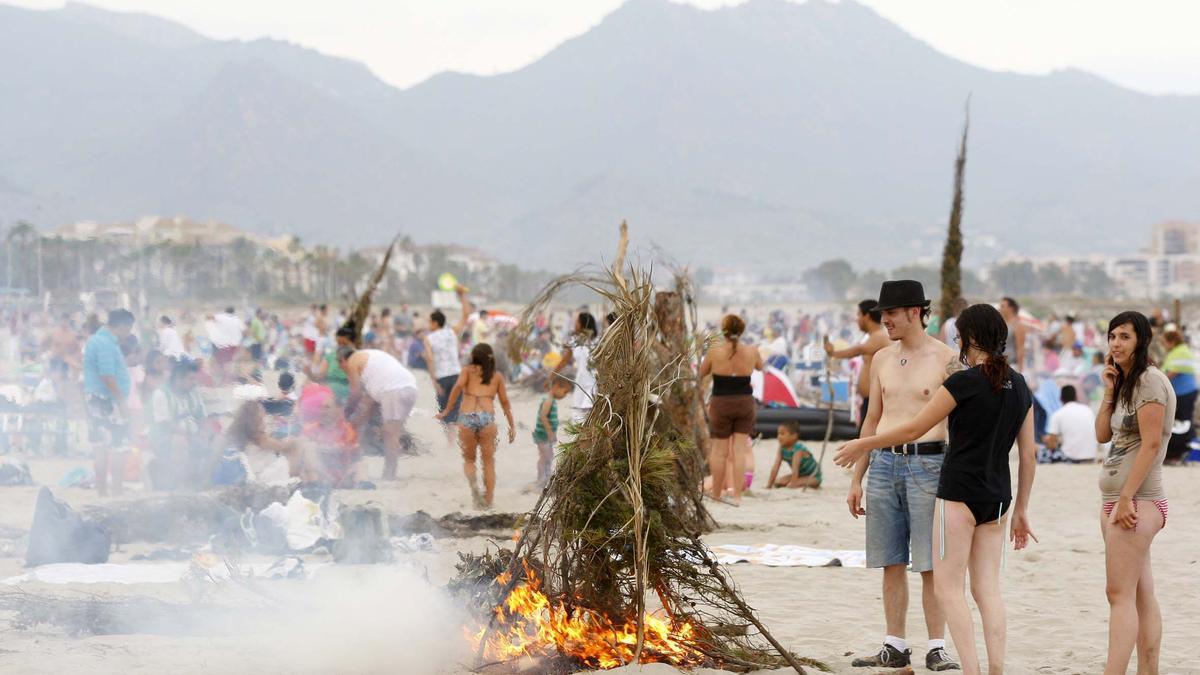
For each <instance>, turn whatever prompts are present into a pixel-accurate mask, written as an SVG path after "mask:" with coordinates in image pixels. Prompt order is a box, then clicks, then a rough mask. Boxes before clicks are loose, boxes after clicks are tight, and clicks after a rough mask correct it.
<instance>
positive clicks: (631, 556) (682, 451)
mask: <svg viewBox="0 0 1200 675" xmlns="http://www.w3.org/2000/svg"><path fill="white" fill-rule="evenodd" d="M576 283H579V284H584V285H585V286H587V287H589V288H591V289H592V290H594V291H595V292H597V293H599V294H600V295H601V296H602V297H603V298H604V300H605V301H606V303H607V304H608V305H609V306H610V307H612V308H613V309H614V310H615V314H616V321H615V322H614V323H613V324H612V325H611V326H610V327H609V328H608V329H607V330H606V331H605V333H604V335H603V336H602V338H601V339H600V341H599V343H598V344H596V346H595V347H594V349H593V350H592V352H591V366H592V368H593V370H594V371H595V374H596V398H595V400H594V402H593V404H594V406H593V408H592V409H591V412H590V413H589V414H588V416H587V418H586V419H585V420H584V421H583V422H582V423H581V424H580V425H578V426H575V427H574V428H570V429H569V430H568V431H569V435H571V436H573V440H571V441H570V442H569V443H566V444H564V445H562V446H561V448H560V452H559V455H558V458H557V463H556V467H555V472H554V475H553V477H552V479H551V481H550V483H549V485H548V486H547V487H546V489H545V490H544V491H543V493H542V495H541V498H540V499H539V500H538V502H537V505H536V506H534V508H533V510H532V511H531V512H530V514H529V515H528V517H527V520H526V523H525V527H524V529H523V530H522V532H521V536H520V537H519V539H518V540H517V543H516V546H515V549H514V550H513V551H512V552H511V553H510V552H508V551H503V552H502V553H500V554H499V555H497V556H478V557H477V556H463V562H462V564H460V565H459V579H458V580H457V581H456V583H455V584H452V588H457V590H459V591H460V592H462V591H463V590H464V589H465V588H475V589H476V590H475V591H473V592H472V593H470V594H466V595H468V597H469V598H470V602H468V604H469V605H474V609H476V610H479V611H481V614H480V616H481V617H484V618H483V621H484V622H486V624H487V627H486V628H485V630H484V634H483V636H482V639H481V641H480V659H481V660H482V657H483V656H484V655H485V654H484V652H485V647H486V646H487V644H488V642H487V637H488V634H489V633H490V631H491V630H492V629H493V628H495V627H496V623H497V622H500V621H503V616H504V613H503V611H502V610H500V609H499V607H500V606H501V605H502V603H503V600H504V599H505V598H506V597H508V595H509V593H510V592H511V591H512V590H513V589H514V588H516V587H517V585H518V584H521V583H525V582H530V581H533V583H540V586H541V589H542V591H543V592H544V593H545V594H546V595H547V596H548V597H549V598H550V600H551V602H553V603H557V604H559V605H561V606H564V607H567V608H578V609H579V611H587V612H594V613H598V614H600V615H603V616H605V617H608V618H611V619H612V620H614V621H627V620H631V621H635V622H636V627H637V644H636V647H635V650H634V658H633V661H640V660H641V657H642V654H643V651H642V647H643V640H644V638H645V625H644V624H645V621H644V617H645V615H646V614H647V613H648V612H658V613H662V614H665V615H666V616H668V617H669V618H670V620H671V622H672V623H673V624H675V625H684V624H687V625H690V626H691V631H689V633H690V637H689V641H690V642H691V645H690V646H691V647H693V648H694V649H696V650H698V651H700V652H702V653H703V654H704V655H705V656H706V657H707V659H706V665H709V666H715V667H722V668H726V669H730V670H750V669H757V668H773V667H779V666H784V665H790V666H792V667H793V668H795V669H796V670H797V672H803V669H802V667H801V663H802V662H806V663H809V662H807V661H806V660H803V659H799V658H798V657H796V656H794V655H793V654H791V653H790V652H788V651H787V650H785V649H784V648H783V647H782V646H781V645H780V644H779V643H778V642H777V641H775V639H774V638H773V637H771V635H770V634H769V632H768V631H767V629H766V628H765V627H764V626H763V625H762V623H761V622H760V621H759V620H758V618H757V617H756V615H755V613H754V610H753V609H752V608H751V607H750V606H749V605H747V604H746V602H745V601H744V600H743V599H742V598H741V594H740V593H739V591H738V590H737V588H736V587H735V586H734V584H733V583H732V581H731V580H730V578H729V577H728V576H727V575H726V574H725V573H724V571H723V570H722V569H721V568H720V567H719V566H718V564H717V563H716V561H715V559H714V557H713V556H712V554H711V553H710V552H709V551H708V549H707V548H706V547H705V546H704V545H703V544H702V543H701V541H700V534H701V532H702V531H703V530H704V529H706V528H707V527H709V526H711V525H712V519H711V517H710V516H709V515H708V513H707V511H706V509H705V507H704V505H703V502H702V501H701V497H700V490H701V488H700V480H701V478H702V474H701V471H702V467H703V460H702V457H701V454H700V453H701V450H700V448H698V447H697V445H696V443H697V435H696V429H695V427H696V426H697V425H698V422H697V421H696V419H695V416H696V412H695V411H696V408H697V407H698V400H699V399H698V393H697V391H696V389H697V383H696V381H695V375H694V372H695V370H694V359H695V356H696V353H697V352H698V349H697V346H696V345H695V344H694V341H692V340H690V339H688V338H687V337H686V336H685V337H683V338H681V337H680V335H679V334H678V332H679V331H678V327H679V326H678V324H679V320H678V317H677V316H676V317H675V322H676V327H675V328H667V331H666V332H667V333H669V334H667V335H664V331H663V328H664V326H666V325H667V323H664V322H663V321H662V317H663V315H664V314H672V315H673V316H674V315H676V314H677V313H678V311H680V310H681V308H682V299H683V298H685V297H686V296H685V294H682V293H678V291H677V292H676V297H675V298H674V300H673V301H672V302H673V303H674V306H675V309H674V310H672V311H671V312H666V311H665V309H666V305H667V304H670V303H656V297H655V296H656V294H655V292H654V288H653V285H652V283H651V281H650V275H649V274H648V273H642V272H639V271H637V270H632V269H631V270H630V273H629V275H628V277H625V276H624V275H621V274H618V273H616V272H610V273H607V274H601V275H572V276H568V277H563V278H560V279H558V280H556V281H555V282H552V284H551V285H550V286H549V287H547V289H546V291H544V292H543V293H542V294H541V296H539V298H538V299H537V300H536V301H535V303H534V304H533V305H531V306H530V307H529V308H527V309H526V311H525V313H524V315H523V316H522V319H521V324H520V326H519V327H518V329H517V330H516V331H515V332H514V335H515V338H514V341H513V342H512V343H510V345H509V346H510V350H511V351H513V352H515V353H516V354H520V353H521V352H522V351H523V349H524V346H523V345H522V344H521V342H520V341H521V340H522V339H523V336H528V335H529V334H530V332H531V331H530V330H529V329H528V328H526V326H527V324H528V323H529V322H530V319H531V317H533V316H536V314H538V313H540V312H541V311H542V310H543V308H544V307H545V306H546V305H548V304H549V302H550V300H551V299H552V298H553V296H554V295H555V294H556V293H557V290H558V289H561V288H563V287H565V286H568V285H570V284H576ZM656 308H657V309H658V310H659V311H658V312H656ZM672 413H673V414H672ZM501 564H502V565H503V568H504V569H503V572H502V573H501V574H500V575H499V580H498V581H497V580H495V579H496V576H495V574H494V573H495V572H496V571H497V570H498V569H499V567H500V565H501ZM535 577H536V580H534V578H535ZM471 582H475V583H474V584H472V583H471ZM481 583H482V584H483V588H482V590H480V587H479V584H481ZM650 598H653V602H652V603H651V604H648V602H647V600H648V599H650ZM481 608H482V609H481ZM582 665H586V664H582Z"/></svg>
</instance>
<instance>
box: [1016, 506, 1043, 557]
mask: <svg viewBox="0 0 1200 675" xmlns="http://www.w3.org/2000/svg"><path fill="white" fill-rule="evenodd" d="M1010 538H1011V539H1012V542H1013V549H1014V550H1017V551H1020V550H1021V549H1023V548H1025V547H1026V546H1028V545H1029V540H1030V539H1032V540H1033V541H1034V543H1037V541H1038V538H1037V535H1035V534H1034V533H1033V530H1031V529H1029V516H1028V515H1026V514H1025V513H1023V512H1022V513H1016V514H1014V515H1013V521H1012V534H1011V535H1010Z"/></svg>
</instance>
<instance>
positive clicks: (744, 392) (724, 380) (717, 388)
mask: <svg viewBox="0 0 1200 675" xmlns="http://www.w3.org/2000/svg"><path fill="white" fill-rule="evenodd" d="M753 393H754V388H753V387H751V386H750V376H749V375H713V388H712V395H713V396H748V395H752V394H753Z"/></svg>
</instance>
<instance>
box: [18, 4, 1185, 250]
mask: <svg viewBox="0 0 1200 675" xmlns="http://www.w3.org/2000/svg"><path fill="white" fill-rule="evenodd" d="M0 87H2V88H3V90H4V91H5V97H4V104H3V105H0V125H3V128H4V129H6V133H5V134H0V219H3V220H4V221H5V222H9V221H11V220H15V219H17V218H28V219H30V220H33V221H34V222H37V223H44V224H47V225H54V224H58V223H59V222H63V221H68V220H74V219H82V218H90V219H100V220H105V219H128V218H132V217H136V216H139V215H142V214H149V213H158V214H175V213H186V214H188V215H190V216H193V217H196V218H202V219H203V218H216V219H220V220H225V221H229V222H233V223H236V224H238V225H239V226H243V227H247V228H250V229H254V230H258V231H262V232H265V233H278V232H283V231H289V232H295V233H297V234H299V235H300V236H302V237H303V238H304V239H305V240H307V241H322V242H331V243H336V244H341V245H344V246H348V245H363V244H367V243H377V242H381V241H384V240H385V239H387V238H389V236H390V235H391V234H392V233H393V232H395V231H397V230H402V231H404V232H406V233H408V234H410V235H411V236H413V237H414V238H415V239H417V240H418V241H439V240H440V241H459V242H464V243H469V244H471V245H474V246H478V247H482V248H486V249H490V250H492V251H493V252H495V253H496V254H497V255H499V256H500V257H502V258H506V259H512V260H527V261H531V262H530V263H529V264H530V265H531V266H547V267H552V268H564V267H569V266H571V265H573V264H575V263H578V262H582V261H591V260H595V259H596V258H597V256H598V255H601V254H608V253H609V252H610V251H611V249H612V245H613V239H614V236H613V232H614V230H615V225H616V223H617V222H619V221H620V219H622V218H628V219H629V221H630V223H631V225H632V226H633V227H634V232H635V235H636V236H637V238H638V240H639V241H642V242H645V241H648V240H649V241H654V242H656V243H657V244H659V245H661V246H662V247H663V249H665V250H667V251H668V252H670V253H671V254H672V255H673V256H674V257H675V258H676V259H677V260H680V261H681V262H693V263H698V264H727V265H732V266H743V267H745V266H749V265H757V266H766V267H770V268H774V269H778V268H786V267H789V266H791V267H802V266H808V265H810V264H812V263H813V262H815V261H816V260H819V259H821V258H825V257H834V256H842V257H846V258H849V259H851V260H852V261H854V262H856V263H858V264H860V265H863V266H875V267H880V268H891V267H895V266H897V265H898V264H900V263H903V262H907V261H909V260H912V259H914V258H916V257H920V256H935V255H937V254H938V252H939V251H940V246H941V232H942V229H943V224H944V222H945V219H946V215H947V211H948V208H949V193H950V186H951V163H952V160H953V153H954V144H955V142H956V140H957V135H958V131H959V128H960V125H961V122H962V114H963V106H964V102H965V101H966V99H967V97H968V95H969V96H970V97H971V111H972V120H971V123H972V127H971V145H970V150H969V159H968V168H967V206H966V230H967V251H968V255H969V256H975V257H976V259H980V258H982V257H986V256H990V255H995V254H998V253H1002V252H1009V251H1012V252H1021V253H1048V252H1067V251H1077V250H1081V249H1085V250H1096V249H1100V250H1130V249H1135V248H1137V247H1138V246H1140V245H1141V243H1142V242H1143V241H1144V239H1145V236H1144V232H1145V231H1146V228H1147V226H1148V225H1149V224H1151V223H1153V222H1156V221H1159V220H1164V219H1168V218H1184V219H1192V218H1196V217H1198V215H1200V191H1198V190H1196V189H1195V187H1194V186H1195V185H1197V184H1198V182H1200V97H1179V96H1147V95H1143V94H1139V93H1136V92H1132V91H1129V90H1125V89H1122V88H1120V87H1117V86H1115V85H1113V84H1111V83H1108V82H1106V81H1104V80H1102V79H1100V78H1097V77H1095V76H1092V75H1089V74H1087V73H1083V72H1079V71H1065V72H1058V73H1054V74H1051V75H1048V76H1026V75H1016V74H1011V73H999V72H993V71H988V70H985V69H981V68H976V67H973V66H970V65H968V64H965V63H962V62H960V61H956V60H954V59H952V58H949V57H947V56H945V55H943V54H940V53H938V52H937V51H935V50H934V49H932V48H931V47H929V46H928V45H926V44H924V43H922V42H920V41H918V40H916V39H914V38H912V37H911V36H909V35H908V34H906V33H905V32H904V31H902V30H901V29H900V28H898V27H897V26H895V25H894V24H891V23H890V22H888V21H886V20H885V19H883V18H881V17H880V16H878V15H877V14H875V13H874V12H873V11H871V10H870V9H868V8H866V7H864V6H862V5H859V4H857V3H855V2H852V1H851V0H843V1H842V2H838V3H836V4H830V3H826V2H824V1H823V0H810V1H809V2H807V3H804V4H794V3H791V2H784V1H783V0H750V1H749V2H747V3H745V4H743V5H740V6H738V7H734V8H726V9H721V10H716V11H702V10H698V9H695V8H693V7H690V6H686V5H677V4H674V3H671V2H667V1H666V0H630V2H628V3H627V4H625V5H624V6H622V7H621V8H620V9H618V10H617V11H615V12H614V13H613V14H611V15H610V16H608V17H607V18H606V19H605V20H604V21H603V22H602V23H601V24H600V25H598V26H597V27H595V28H594V29H593V30H591V31H589V32H588V33H586V34H584V35H582V36H580V37H578V38H574V39H572V40H568V41H567V42H566V43H564V44H563V45H561V46H560V47H558V48H557V49H555V50H554V51H552V52H551V53H549V54H548V55H546V56H545V57H544V58H542V59H540V60H539V61H537V62H536V63H533V64H531V65H529V66H527V67H525V68H522V69H520V70H518V71H516V72H513V73H508V74H503V75H495V76H488V77H482V76H471V75H462V74H454V73H447V74H443V75H439V76H436V77H434V78H431V79H430V80H428V81H426V82H424V83H422V84H420V85H417V86H415V87H412V88H410V89H407V90H398V89H395V88H392V87H390V86H388V85H386V84H385V83H383V82H381V81H380V80H378V79H377V78H375V77H374V76H373V75H372V74H371V73H370V71H369V70H368V69H367V68H365V67H364V66H362V65H361V64H357V63H354V62H351V61H348V60H345V59H338V58H332V57H328V56H324V55H322V54H319V53H317V52H315V51H312V50H309V49H305V48H302V47H298V46H295V45H291V44H287V43H282V42H278V41H269V40H259V41H252V42H241V41H215V40H210V39H207V38H204V37H203V36H200V35H198V34H196V33H194V32H192V31H190V30H188V29H187V28H184V27H182V26H178V25H175V24H172V23H169V22H166V21H163V20H160V19H157V18H154V17H149V16H141V15H126V14H113V13H110V12H106V11H102V10H98V9H94V8H90V7H87V6H83V5H76V4H72V5H68V6H67V7H66V8H64V9H63V10H58V11H49V12H43V11H29V10H23V9H16V8H12V7H7V6H0ZM984 235H986V236H984ZM984 241H988V242H992V241H994V242H995V244H994V245H991V246H989V247H986V248H982V249H981V247H980V243H981V242H984ZM973 243H974V247H973V246H972V244H973Z"/></svg>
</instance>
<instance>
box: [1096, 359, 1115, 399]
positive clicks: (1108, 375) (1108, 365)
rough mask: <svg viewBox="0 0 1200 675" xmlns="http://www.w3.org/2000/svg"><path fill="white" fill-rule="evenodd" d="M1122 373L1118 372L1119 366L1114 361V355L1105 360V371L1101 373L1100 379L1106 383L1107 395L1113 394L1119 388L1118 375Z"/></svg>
mask: <svg viewBox="0 0 1200 675" xmlns="http://www.w3.org/2000/svg"><path fill="white" fill-rule="evenodd" d="M1119 374H1120V371H1118V370H1117V364H1116V363H1115V362H1114V361H1113V357H1112V354H1109V355H1108V356H1107V357H1105V359H1104V371H1103V372H1101V373H1100V379H1101V380H1103V381H1104V389H1105V393H1108V394H1111V393H1112V391H1113V389H1115V388H1116V386H1117V375H1119Z"/></svg>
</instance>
